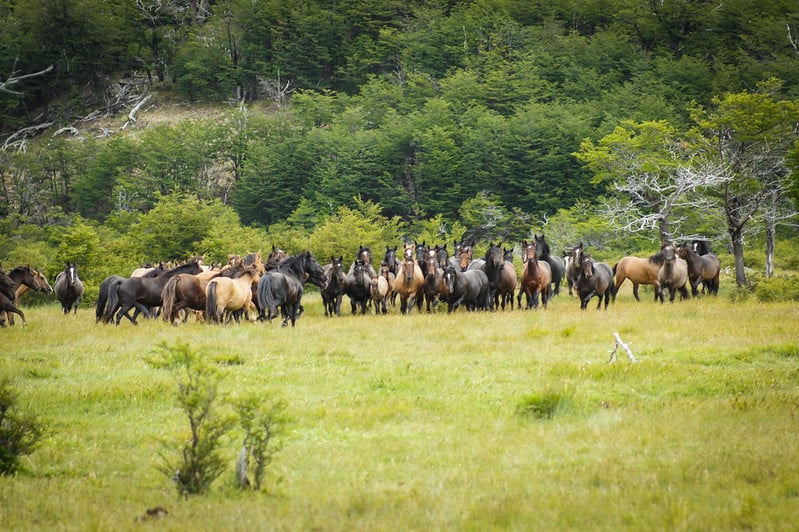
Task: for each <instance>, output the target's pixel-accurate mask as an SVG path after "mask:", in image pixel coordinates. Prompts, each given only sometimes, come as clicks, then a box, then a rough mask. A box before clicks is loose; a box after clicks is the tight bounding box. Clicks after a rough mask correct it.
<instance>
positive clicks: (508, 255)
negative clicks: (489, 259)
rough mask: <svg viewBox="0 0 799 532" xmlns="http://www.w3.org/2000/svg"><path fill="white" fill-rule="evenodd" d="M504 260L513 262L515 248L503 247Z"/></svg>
mask: <svg viewBox="0 0 799 532" xmlns="http://www.w3.org/2000/svg"><path fill="white" fill-rule="evenodd" d="M502 260H503V261H505V262H507V263H510V264H513V248H510V249H505V248H502Z"/></svg>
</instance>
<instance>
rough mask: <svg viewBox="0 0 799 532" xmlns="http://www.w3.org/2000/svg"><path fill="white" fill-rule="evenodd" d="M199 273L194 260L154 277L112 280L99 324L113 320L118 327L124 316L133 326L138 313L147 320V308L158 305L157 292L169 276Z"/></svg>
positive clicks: (159, 304)
mask: <svg viewBox="0 0 799 532" xmlns="http://www.w3.org/2000/svg"><path fill="white" fill-rule="evenodd" d="M201 271H202V268H200V265H199V264H198V263H197V261H196V260H192V261H189V262H187V263H186V264H182V265H180V266H176V267H175V268H172V269H170V270H167V271H165V272H163V273H161V274H159V275H156V276H155V277H146V276H145V277H128V278H127V279H121V280H118V281H116V282H115V283H113V284H112V285H111V286H109V287H108V300H107V302H106V308H105V314H104V316H103V322H104V323H107V322H110V321H114V322H115V323H116V324H117V325H119V323H120V322H121V321H122V317H123V316H124V317H126V318H128V320H130V322H131V323H132V324H134V325H136V318H137V317H138V316H139V314H140V313H143V314H144V315H145V316H147V317H149V316H150V308H152V307H160V306H161V303H162V302H161V292H163V290H164V286H165V285H166V283H167V281H169V279H170V278H171V277H173V276H175V275H179V274H181V273H190V274H192V275H196V274H198V273H200V272H201ZM98 304H99V303H98ZM134 307H135V309H136V310H135V311H134V312H133V316H132V317H131V316H130V315H129V314H128V312H129V311H130V309H132V308H134ZM114 316H116V317H114Z"/></svg>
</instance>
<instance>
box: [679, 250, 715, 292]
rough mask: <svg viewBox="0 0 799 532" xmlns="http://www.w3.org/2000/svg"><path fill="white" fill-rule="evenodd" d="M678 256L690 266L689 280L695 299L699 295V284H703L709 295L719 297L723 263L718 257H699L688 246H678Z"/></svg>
mask: <svg viewBox="0 0 799 532" xmlns="http://www.w3.org/2000/svg"><path fill="white" fill-rule="evenodd" d="M677 255H679V256H680V258H682V259H685V262H686V263H687V264H688V279H689V280H690V281H691V293H692V294H693V296H694V297H696V296H698V295H699V283H702V287H703V289H707V293H708V294H710V295H714V296H715V295H718V293H719V275H720V273H721V262H720V261H719V258H718V257H717V256H716V255H714V254H713V253H707V254H706V255H699V254H697V253H696V252H695V251H694V250H693V249H691V248H690V247H689V246H686V245H679V246H677Z"/></svg>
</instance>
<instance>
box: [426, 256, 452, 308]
mask: <svg viewBox="0 0 799 532" xmlns="http://www.w3.org/2000/svg"><path fill="white" fill-rule="evenodd" d="M425 271H426V273H425V276H424V300H425V304H426V309H427V312H435V311H436V307H438V302H439V301H440V300H442V299H446V289H447V285H446V283H445V282H444V270H443V269H442V268H441V267H440V266H439V260H438V248H428V249H427V251H426V256H425Z"/></svg>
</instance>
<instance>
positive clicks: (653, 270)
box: [613, 250, 663, 301]
mask: <svg viewBox="0 0 799 532" xmlns="http://www.w3.org/2000/svg"><path fill="white" fill-rule="evenodd" d="M661 266H663V250H661V251H660V252H659V253H656V254H654V255H652V256H651V257H649V258H646V259H644V258H641V257H633V256H627V257H624V258H623V259H621V260H620V261H619V262H617V263H616V264H615V265H614V266H613V275H614V283H615V285H616V288H615V289H614V294H613V297H614V298H615V297H616V294H618V293H619V288H621V285H622V283H623V282H624V281H625V280H627V279H629V280H630V282H631V283H633V296H635V299H636V301H641V298H640V297H638V286H639V285H642V284H650V285H652V286H653V287H654V288H655V301H657V300H658V294H659V293H660V282H659V281H658V272H659V271H660V267H661Z"/></svg>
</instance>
